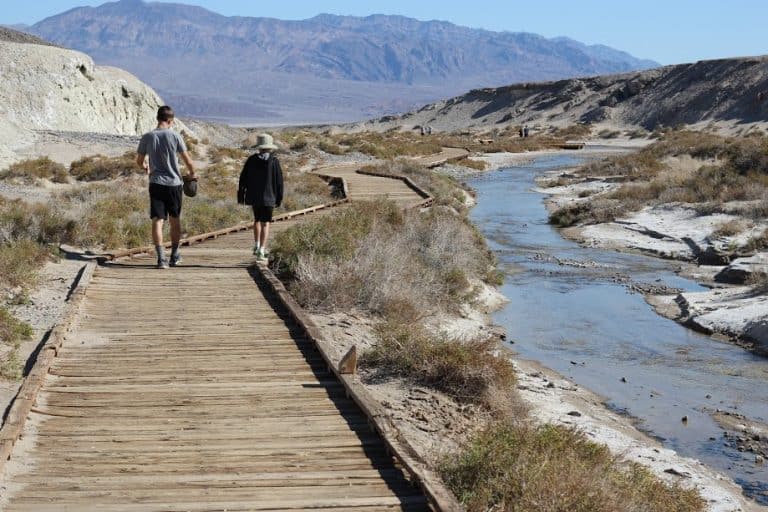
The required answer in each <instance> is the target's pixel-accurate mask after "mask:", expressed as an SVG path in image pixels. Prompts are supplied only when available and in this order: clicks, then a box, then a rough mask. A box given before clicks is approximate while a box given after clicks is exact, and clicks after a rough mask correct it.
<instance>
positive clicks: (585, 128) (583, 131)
mask: <svg viewBox="0 0 768 512" xmlns="http://www.w3.org/2000/svg"><path fill="white" fill-rule="evenodd" d="M552 135H553V136H555V137H559V138H562V139H583V138H586V137H589V136H590V135H592V127H591V126H590V125H588V124H572V125H570V126H566V127H564V128H558V129H557V130H555V131H554V133H553V134H552Z"/></svg>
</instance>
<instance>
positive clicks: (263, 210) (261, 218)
mask: <svg viewBox="0 0 768 512" xmlns="http://www.w3.org/2000/svg"><path fill="white" fill-rule="evenodd" d="M273 211H274V208H272V207H271V206H256V205H253V220H254V221H256V222H272V212H273Z"/></svg>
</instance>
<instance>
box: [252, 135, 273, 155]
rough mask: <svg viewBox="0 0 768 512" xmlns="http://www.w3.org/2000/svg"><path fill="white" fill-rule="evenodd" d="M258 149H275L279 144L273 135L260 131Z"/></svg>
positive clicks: (257, 138) (257, 142)
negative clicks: (276, 143)
mask: <svg viewBox="0 0 768 512" xmlns="http://www.w3.org/2000/svg"><path fill="white" fill-rule="evenodd" d="M256 149H258V150H262V151H263V150H275V149H277V146H276V145H275V141H274V140H273V139H272V136H271V135H269V134H268V133H260V134H258V135H257V136H256Z"/></svg>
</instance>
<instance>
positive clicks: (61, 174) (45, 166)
mask: <svg viewBox="0 0 768 512" xmlns="http://www.w3.org/2000/svg"><path fill="white" fill-rule="evenodd" d="M0 179H17V180H19V181H22V182H25V183H34V182H35V181H37V180H38V179H46V180H50V181H53V182H54V183H66V182H67V181H69V173H68V172H67V168H66V167H64V166H63V165H61V164H60V163H58V162H54V161H53V160H51V159H50V158H48V157H47V156H44V157H42V158H35V159H30V160H24V161H22V162H16V163H15V164H11V165H10V166H9V167H8V168H7V169H6V170H4V171H3V172H2V173H0Z"/></svg>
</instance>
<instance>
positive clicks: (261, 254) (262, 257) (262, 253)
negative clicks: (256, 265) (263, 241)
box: [258, 247, 269, 260]
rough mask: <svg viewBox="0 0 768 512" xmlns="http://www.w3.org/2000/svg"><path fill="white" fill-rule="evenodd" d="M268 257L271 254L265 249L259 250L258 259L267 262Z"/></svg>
mask: <svg viewBox="0 0 768 512" xmlns="http://www.w3.org/2000/svg"><path fill="white" fill-rule="evenodd" d="M268 255H269V253H268V252H267V251H265V250H264V248H263V247H262V248H260V249H259V255H258V258H259V259H260V260H266V259H267V256H268Z"/></svg>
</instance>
